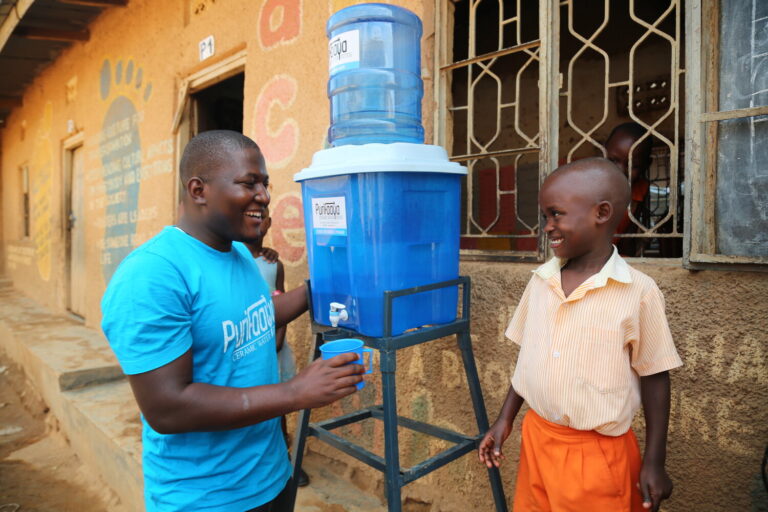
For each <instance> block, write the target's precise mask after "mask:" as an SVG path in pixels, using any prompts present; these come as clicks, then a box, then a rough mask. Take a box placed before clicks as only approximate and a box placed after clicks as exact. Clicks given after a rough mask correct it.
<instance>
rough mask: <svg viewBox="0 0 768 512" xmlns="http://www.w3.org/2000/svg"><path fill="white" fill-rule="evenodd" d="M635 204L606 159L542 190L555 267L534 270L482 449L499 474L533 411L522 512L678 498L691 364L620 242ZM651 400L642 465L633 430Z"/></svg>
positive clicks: (521, 485)
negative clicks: (676, 464) (511, 366)
mask: <svg viewBox="0 0 768 512" xmlns="http://www.w3.org/2000/svg"><path fill="white" fill-rule="evenodd" d="M629 202H630V189H629V186H628V183H627V179H626V177H625V176H624V175H623V174H622V172H621V171H620V170H619V169H618V168H617V167H616V166H615V165H614V164H613V163H611V162H610V161H608V160H606V159H603V158H589V159H584V160H579V161H577V162H574V163H572V164H569V165H565V166H562V167H560V168H558V169H557V170H555V171H554V172H553V173H552V174H551V175H549V176H548V177H547V179H546V180H545V181H544V184H543V185H542V188H541V192H540V194H539V203H540V205H541V208H542V211H543V213H544V216H545V219H546V226H545V228H544V231H545V233H546V234H547V237H548V238H549V243H550V247H551V248H552V250H553V252H554V254H555V258H553V259H552V260H550V261H549V262H547V263H545V264H544V265H542V266H540V267H539V268H538V269H536V270H535V271H534V275H533V277H532V278H531V280H530V282H529V283H528V286H527V287H526V289H525V291H524V292H523V295H522V297H521V299H520V303H519V305H518V307H517V309H516V311H515V314H514V316H513V318H512V321H511V322H510V324H509V327H508V328H507V331H506V335H507V337H508V338H510V339H511V340H512V341H513V342H515V343H517V344H519V345H520V354H519V356H518V361H517V365H516V366H515V371H514V375H513V377H512V384H511V386H510V388H509V392H508V395H507V398H506V400H505V402H504V405H503V406H502V409H501V412H500V413H499V417H498V419H497V420H496V422H495V423H494V424H493V426H491V428H490V430H489V431H488V433H487V434H486V435H485V437H484V438H483V440H482V441H481V443H480V448H479V458H480V460H481V461H482V462H483V463H485V464H486V465H487V466H488V467H491V466H492V465H495V466H497V467H498V466H499V464H500V463H501V460H502V459H503V456H502V451H501V447H502V445H503V443H504V441H505V440H506V439H507V437H508V436H509V434H510V432H511V430H512V424H513V422H514V420H515V417H516V416H517V413H518V411H519V410H520V407H521V406H522V404H523V402H524V401H525V402H528V405H529V407H530V410H529V411H528V413H527V414H526V415H525V418H524V420H523V426H522V428H523V432H522V444H521V448H520V465H519V468H518V476H517V485H516V491H515V512H525V511H533V510H536V511H538V510H547V511H553V512H554V511H563V512H565V511H574V512H576V511H587V510H588V511H590V512H601V511H605V512H617V511H627V512H629V511H632V512H635V511H642V510H648V509H652V510H654V511H656V510H658V508H659V506H660V503H661V501H662V500H664V499H666V498H668V497H669V496H670V494H671V492H672V482H671V480H670V478H669V476H668V475H667V473H666V470H665V467H664V466H665V459H666V437H667V425H668V421H669V396H670V384H669V373H668V371H669V370H671V369H673V368H676V367H678V366H681V365H682V362H681V360H680V358H679V356H678V354H677V351H676V350H675V346H674V344H673V342H672V336H671V334H670V331H669V327H668V325H667V320H666V316H665V313H664V298H663V296H662V294H661V292H660V291H659V289H658V287H657V286H656V284H655V283H654V281H653V280H652V279H651V278H650V277H648V276H646V275H645V274H643V273H642V272H639V271H637V270H635V269H633V268H632V267H630V266H629V265H628V264H627V263H626V262H625V261H624V260H623V259H622V258H621V256H619V254H618V252H617V250H616V248H615V247H614V246H613V245H612V244H611V239H612V237H613V235H614V233H615V230H616V227H617V225H618V223H619V221H620V220H621V218H622V216H623V212H625V211H626V208H627V206H628V204H629ZM641 402H642V405H643V410H644V413H645V420H646V429H647V432H646V446H645V453H644V457H643V458H642V460H641V457H640V450H639V447H638V444H637V440H636V438H635V435H634V433H633V432H632V430H631V428H630V424H631V422H632V418H633V416H634V414H635V412H636V411H637V409H638V408H639V406H640V404H641Z"/></svg>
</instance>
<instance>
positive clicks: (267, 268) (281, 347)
mask: <svg viewBox="0 0 768 512" xmlns="http://www.w3.org/2000/svg"><path fill="white" fill-rule="evenodd" d="M271 226H272V217H270V216H269V209H268V208H265V210H264V221H263V226H262V229H261V236H260V237H259V238H258V239H257V240H254V241H253V242H249V243H246V244H245V245H246V246H247V247H248V250H249V251H251V255H253V258H254V261H255V262H256V266H257V267H258V268H259V272H260V273H261V277H263V278H264V281H266V282H267V286H268V287H269V291H270V293H271V294H272V296H273V297H274V296H275V295H280V294H282V293H285V267H284V266H283V262H282V261H280V256H279V254H278V253H277V251H275V250H274V249H272V248H270V247H264V237H265V236H267V232H269V228H270V227H271ZM286 331H287V326H285V325H284V326H282V327H280V328H278V329H276V330H275V344H276V346H277V363H278V370H279V371H280V382H288V381H289V380H291V379H292V378H293V377H294V376H295V375H296V358H295V357H294V355H293V351H292V350H291V346H290V345H289V344H288V343H286V342H285V334H286ZM280 426H281V428H282V430H283V436H284V437H285V440H286V444H289V443H288V426H287V424H286V418H285V416H282V417H281V418H280ZM297 485H298V486H299V487H305V486H307V485H309V476H308V475H307V474H306V472H304V470H303V469H302V470H299V476H298V482H297Z"/></svg>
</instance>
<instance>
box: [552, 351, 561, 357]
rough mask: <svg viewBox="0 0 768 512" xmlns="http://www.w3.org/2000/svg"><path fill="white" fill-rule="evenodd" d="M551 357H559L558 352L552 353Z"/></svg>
mask: <svg viewBox="0 0 768 512" xmlns="http://www.w3.org/2000/svg"><path fill="white" fill-rule="evenodd" d="M552 357H554V358H558V357H560V352H558V351H555V352H553V353H552Z"/></svg>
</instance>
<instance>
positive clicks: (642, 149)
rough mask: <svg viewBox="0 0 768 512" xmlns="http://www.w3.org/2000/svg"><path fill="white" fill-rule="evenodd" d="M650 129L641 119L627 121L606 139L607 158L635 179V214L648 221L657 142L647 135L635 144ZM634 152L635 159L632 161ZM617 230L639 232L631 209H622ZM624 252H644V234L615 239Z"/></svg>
mask: <svg viewBox="0 0 768 512" xmlns="http://www.w3.org/2000/svg"><path fill="white" fill-rule="evenodd" d="M645 133H646V130H645V128H643V127H642V126H641V125H640V124H638V123H634V122H632V123H624V124H620V125H618V126H617V127H615V128H614V129H613V130H612V131H611V134H610V135H609V136H608V140H607V141H605V154H606V158H608V160H610V161H611V162H613V163H614V164H616V165H617V166H618V167H619V169H621V171H622V172H623V173H624V176H626V177H627V178H629V181H630V182H631V183H632V199H631V206H630V210H631V211H632V216H633V217H635V219H637V220H638V221H640V222H648V219H647V217H648V215H649V212H648V209H647V206H646V204H645V202H646V198H647V197H648V193H649V192H650V189H651V182H650V181H648V169H649V167H650V166H651V149H652V145H653V142H652V140H651V137H645V138H644V139H643V140H642V141H641V142H640V143H638V144H637V146H635V149H634V151H632V146H633V145H634V144H635V143H637V141H638V140H640V139H641V138H642V137H643V136H644V135H645ZM630 153H631V160H632V161H631V162H630ZM616 233H618V234H624V233H637V225H635V223H634V222H632V220H631V219H630V218H629V212H627V210H626V209H625V210H624V211H623V212H622V215H621V220H620V221H619V224H618V226H617V227H616ZM613 243H614V244H616V247H617V248H618V250H619V254H621V255H623V256H640V250H641V249H642V247H643V240H642V239H640V238H615V239H614V241H613Z"/></svg>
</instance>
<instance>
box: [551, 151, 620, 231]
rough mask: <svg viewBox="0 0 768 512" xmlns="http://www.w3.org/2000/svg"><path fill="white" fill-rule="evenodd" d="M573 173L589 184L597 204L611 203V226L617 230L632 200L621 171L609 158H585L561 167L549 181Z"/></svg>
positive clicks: (553, 173)
mask: <svg viewBox="0 0 768 512" xmlns="http://www.w3.org/2000/svg"><path fill="white" fill-rule="evenodd" d="M571 173H573V174H574V175H576V176H579V177H580V178H582V179H583V180H584V181H585V183H588V184H589V190H590V193H591V194H593V197H594V201H595V204H597V203H599V202H601V201H608V202H609V203H611V205H612V206H613V215H612V216H611V221H610V222H611V224H610V226H611V228H612V229H615V228H616V226H617V225H618V224H619V221H621V219H622V216H623V212H624V211H626V209H627V207H628V206H629V204H630V201H631V200H632V191H631V188H630V185H629V182H628V181H627V177H626V176H624V173H623V172H621V169H619V167H618V166H617V165H616V164H614V163H613V162H611V161H610V160H608V159H607V158H602V157H594V158H583V159H581V160H576V161H575V162H571V163H569V164H566V165H561V166H560V167H558V168H557V169H555V170H554V171H553V172H552V174H550V175H549V176H548V177H547V179H550V178H551V177H552V178H553V177H555V176H562V175H564V174H569V175H570V174H571Z"/></svg>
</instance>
